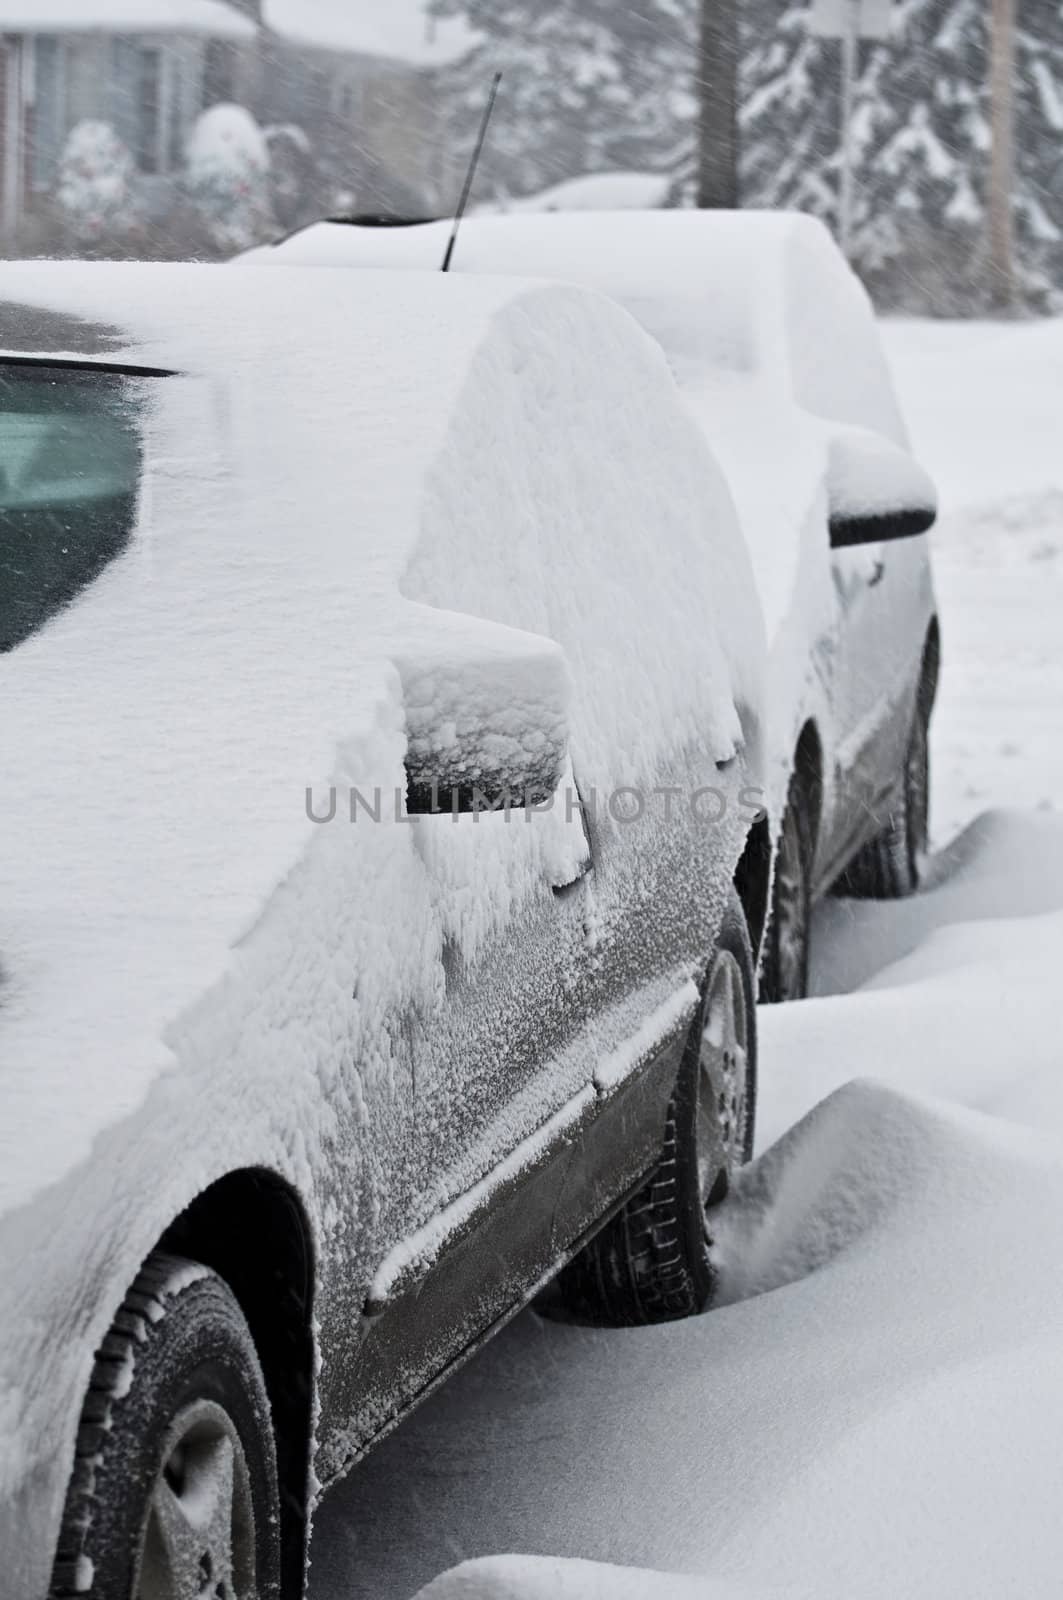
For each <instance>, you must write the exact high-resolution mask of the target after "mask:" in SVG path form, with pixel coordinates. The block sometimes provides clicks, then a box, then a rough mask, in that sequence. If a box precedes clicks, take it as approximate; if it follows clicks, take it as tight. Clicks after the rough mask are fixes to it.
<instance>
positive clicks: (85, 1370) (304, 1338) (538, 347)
mask: <svg viewBox="0 0 1063 1600" xmlns="http://www.w3.org/2000/svg"><path fill="white" fill-rule="evenodd" d="M0 328H2V330H3V331H2V336H0V351H2V353H0V652H2V654H0V731H2V734H3V744H4V749H5V752H6V755H5V777H4V782H3V785H2V786H0V1550H2V1552H3V1562H2V1566H3V1578H2V1583H0V1588H2V1590H3V1594H4V1600H43V1597H44V1596H45V1595H51V1596H60V1595H64V1596H65V1595H72V1594H78V1595H84V1596H89V1597H95V1600H134V1597H144V1596H148V1595H151V1596H156V1595H158V1596H162V1595H166V1596H174V1597H179V1600H188V1597H191V1596H201V1595H210V1596H212V1597H213V1596H216V1595H225V1596H229V1597H232V1596H235V1597H237V1600H252V1597H259V1600H267V1597H274V1600H276V1597H277V1596H283V1597H284V1600H295V1597H298V1596H299V1595H300V1594H301V1593H302V1586H303V1579H304V1558H305V1542H306V1532H307V1526H308V1517H309V1514H310V1509H311V1507H312V1503H313V1501H314V1498H315V1496H316V1495H317V1494H319V1493H320V1491H321V1490H322V1489H323V1487H325V1486H327V1484H328V1483H329V1482H330V1481H332V1480H334V1479H336V1478H337V1477H338V1476H340V1475H341V1474H342V1473H343V1472H344V1471H345V1470H346V1469H347V1468H348V1467H349V1466H350V1465H351V1463H352V1462H354V1461H355V1460H356V1459H357V1458H358V1457H359V1456H360V1455H361V1454H363V1453H364V1452H365V1451H366V1450H367V1449H368V1448H369V1447H370V1446H371V1444H372V1443H373V1442H374V1441H375V1440H376V1439H378V1438H379V1437H380V1436H381V1435H382V1434H384V1433H385V1432H387V1431H388V1430H389V1429H390V1428H391V1427H392V1426H393V1425H394V1424H395V1422H396V1421H397V1420H398V1419H399V1418H400V1417H401V1416H402V1415H403V1414H404V1413H405V1412H406V1411H407V1410H408V1409H409V1408H410V1407H411V1406H412V1405H413V1404H414V1403H415V1402H416V1401H417V1400H418V1399H420V1398H421V1397H422V1396H423V1395H424V1394H425V1393H426V1392H427V1391H428V1390H429V1389H431V1388H432V1386H433V1385H434V1384H435V1383H436V1382H437V1381H438V1380H439V1379H440V1378H441V1377H442V1375H444V1374H445V1373H446V1372H448V1371H449V1370H450V1369H451V1368H452V1367H454V1366H455V1364H456V1363H458V1362H459V1361H460V1360H461V1359H462V1358H463V1357H464V1356H465V1355H467V1354H468V1353H469V1352H470V1351H471V1350H472V1349H473V1348H475V1347H476V1346H477V1344H478V1343H479V1342H481V1341H482V1340H483V1339H484V1338H485V1337H486V1336H487V1335H488V1334H489V1333H490V1332H491V1331H492V1330H493V1329H495V1328H497V1327H498V1326H499V1325H500V1323H501V1322H503V1321H504V1320H505V1319H506V1318H507V1317H508V1316H510V1315H511V1314H512V1313H513V1312H514V1311H515V1310H516V1309H517V1308H518V1307H519V1306H520V1305H522V1304H523V1303H525V1302H526V1301H527V1300H528V1299H529V1298H530V1297H531V1295H532V1294H533V1293H535V1292H536V1290H537V1288H539V1287H540V1286H542V1285H543V1284H544V1283H545V1282H547V1281H548V1280H549V1279H550V1278H551V1277H552V1276H553V1275H554V1274H556V1273H557V1271H558V1270H559V1269H563V1277H562V1280H561V1284H562V1292H563V1293H564V1294H565V1295H566V1297H567V1298H568V1300H569V1302H570V1303H572V1304H574V1305H575V1306H576V1307H577V1309H579V1310H580V1311H581V1312H582V1313H584V1314H588V1315H591V1316H594V1317H596V1318H599V1319H602V1318H604V1319H608V1320H613V1321H646V1320H651V1319H655V1318H669V1317H675V1316H679V1315H682V1314H684V1313H686V1312H690V1311H694V1310H697V1309H698V1308H700V1307H702V1306H703V1305H704V1304H706V1302H707V1301H708V1300H709V1299H710V1298H711V1293H712V1287H713V1276H714V1269H713V1265H712V1260H711V1256H710V1254H709V1252H708V1250H707V1248H706V1229H707V1227H708V1226H711V1207H712V1206H713V1204H714V1203H715V1202H716V1201H718V1200H719V1199H720V1198H721V1196H722V1195H723V1194H724V1193H725V1191H726V1189H727V1187H728V1182H729V1178H730V1175H731V1173H732V1171H733V1170H734V1168H735V1166H736V1165H737V1164H738V1163H741V1162H743V1161H744V1160H746V1159H748V1156H749V1153H750V1149H751V1143H752V1135H753V1116H754V1100H755V1084H756V1077H755V1074H756V1052H755V1011H754V990H755V951H756V949H757V947H758V944H759V942H760V939H761V936H762V931H763V927H764V924H765V921H766V914H767V907H768V899H769V876H770V838H769V836H768V829H767V823H766V820H765V817H764V814H763V810H762V804H761V801H762V792H761V789H760V784H761V781H762V780H761V773H760V768H759V755H758V750H759V745H760V740H761V732H760V722H761V711H760V705H761V696H762V692H763V672H764V659H763V657H764V640H763V629H762V624H761V620H760V613H759V607H758V602H757V598H756V592H755V587H754V583H753V577H752V572H751V570H750V566H749V561H748V555H747V553H746V551H745V547H744V543H743V540H742V537H741V533H740V531H739V528H738V525H737V520H736V517H735V512H734V507H733V504H732V501H731V499H730V496H729V493H728V490H727V487H726V484H725V482H724V479H723V476H722V473H721V472H720V470H719V468H718V467H717V466H716V464H715V462H714V460H713V458H712V456H711V454H710V452H709V451H708V449H707V448H706V445H705V442H704V439H703V438H702V436H701V434H700V432H699V430H698V429H697V427H696V426H695V425H694V424H693V422H692V421H691V420H690V418H689V417H688V416H687V414H686V412H685V410H684V408H683V406H682V403H681V402H680V400H679V398H678V395H677V392H676V388H675V384H674V381H673V379H672V377H671V375H670V373H669V371H668V368H667V364H666V362H665V361H664V358H663V357H662V355H661V352H660V350H659V349H658V348H657V347H656V346H655V345H654V344H653V342H652V341H651V340H650V339H649V338H648V337H647V336H646V335H645V334H644V333H643V332H642V331H641V330H640V329H639V328H638V327H637V326H636V324H635V323H634V322H633V321H632V320H631V318H630V317H629V316H628V315H627V314H626V313H625V312H624V311H623V310H622V309H620V308H619V307H617V306H615V305H613V304H612V303H611V302H609V301H608V300H606V299H605V298H604V297H599V296H594V295H589V294H587V293H585V292H584V291H581V290H578V289H569V288H564V287H549V286H542V285H534V284H532V285H529V284H523V283H520V282H517V281H515V280H513V279H500V280H488V279H470V278H465V279H456V278H455V279H449V280H447V279H439V280H438V281H436V280H430V279H427V278H425V277H423V276H416V275H406V274H396V275H391V274H368V273H367V274H358V275H355V274H352V273H350V272H336V273H325V274H322V273H306V272H300V271H294V272H285V273H256V274H250V273H241V272H238V271H233V270H232V269H230V268H223V267H183V266H182V267H137V266H120V265H97V266H91V265H90V266H86V265H83V264H74V263H44V264H42V263H39V262H34V263H32V264H29V265H22V264H10V263H9V264H5V266H4V267H3V269H2V284H0ZM485 806H489V807H491V808H492V809H488V810H485V809H484V807H485ZM662 1180H664V1181H662Z"/></svg>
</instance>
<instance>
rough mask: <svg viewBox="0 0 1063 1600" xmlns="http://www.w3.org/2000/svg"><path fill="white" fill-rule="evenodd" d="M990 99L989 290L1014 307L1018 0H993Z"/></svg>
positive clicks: (1005, 307) (996, 301)
mask: <svg viewBox="0 0 1063 1600" xmlns="http://www.w3.org/2000/svg"><path fill="white" fill-rule="evenodd" d="M990 29H991V39H990V61H989V99H990V121H991V125H992V141H993V142H992V149H991V152H990V158H989V293H990V298H991V300H992V303H993V305H994V306H995V307H996V308H997V309H998V310H1000V311H1011V310H1013V309H1014V306H1015V298H1016V285H1015V237H1014V234H1015V228H1014V212H1013V193H1014V187H1015V0H992V11H991V18H990Z"/></svg>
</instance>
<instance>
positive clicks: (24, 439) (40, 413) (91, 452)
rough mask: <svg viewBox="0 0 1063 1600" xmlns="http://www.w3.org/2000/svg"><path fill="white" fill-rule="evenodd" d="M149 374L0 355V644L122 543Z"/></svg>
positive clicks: (134, 494) (24, 632)
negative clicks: (1, 357) (4, 358)
mask: <svg viewBox="0 0 1063 1600" xmlns="http://www.w3.org/2000/svg"><path fill="white" fill-rule="evenodd" d="M147 381H148V380H146V379H145V378H141V377H136V376H133V375H131V374H126V373H120V372H112V371H107V370H101V369H98V368H97V369H92V368H78V367H65V366H62V365H59V364H50V363H48V364H46V363H38V362H28V363H24V364H23V363H15V362H0V651H7V650H13V649H15V647H16V646H17V645H20V644H22V643H23V642H24V641H25V640H26V639H28V638H29V637H30V635H31V634H33V633H35V632H36V631H37V629H38V628H40V627H42V626H43V625H44V623H45V622H47V621H48V619H49V618H50V617H52V616H54V615H55V613H56V612H57V611H59V610H61V609H62V608H63V607H64V606H68V605H70V604H71V602H72V601H74V600H75V599H76V598H77V596H78V595H79V594H80V593H81V592H82V590H84V589H85V588H86V587H87V586H88V585H89V584H91V583H92V582H93V581H94V579H96V578H97V577H98V576H99V574H100V573H101V572H102V571H103V569H104V568H105V567H106V566H107V565H108V563H109V562H111V561H113V560H114V559H115V557H116V556H117V555H119V554H120V552H121V551H122V550H123V549H124V547H125V546H126V544H127V543H128V541H129V538H130V535H131V534H132V531H133V527H134V524H135V521H136V515H137V501H138V496H139V490H140V482H141V475H142V467H143V448H142V443H141V428H140V424H141V416H142V412H143V407H144V400H145V387H146V383H147Z"/></svg>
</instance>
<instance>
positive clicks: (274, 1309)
mask: <svg viewBox="0 0 1063 1600" xmlns="http://www.w3.org/2000/svg"><path fill="white" fill-rule="evenodd" d="M159 1248H160V1249H162V1250H169V1251H173V1252H175V1253H177V1254H180V1255H183V1256H185V1257H187V1258H188V1259H189V1260H192V1261H198V1262H201V1263H202V1264H203V1265H204V1266H207V1267H210V1268H211V1269H212V1270H213V1271H214V1272H216V1273H217V1274H218V1275H219V1277H221V1278H223V1279H224V1280H225V1282H226V1283H227V1284H228V1286H229V1288H230V1289H231V1290H232V1292H233V1294H234V1295H235V1297H236V1300H237V1302H238V1304H239V1306H240V1309H241V1310H242V1312H243V1314H244V1316H245V1317H246V1319H247V1323H248V1326H249V1327H250V1330H251V1336H252V1338H253V1339H254V1342H255V1348H256V1350H257V1352H258V1358H259V1361H260V1362H261V1365H262V1371H263V1375H264V1377H265V1380H266V1390H267V1393H268V1395H269V1400H270V1407H271V1410H272V1413H273V1427H274V1433H275V1437H276V1446H277V1468H278V1478H279V1487H280V1500H281V1541H282V1553H281V1560H282V1573H283V1584H284V1591H283V1592H284V1593H285V1594H293V1595H298V1594H301V1593H302V1592H303V1582H304V1573H305V1565H306V1553H307V1534H308V1506H309V1492H310V1470H311V1459H310V1456H311V1443H312V1429H313V1410H314V1400H313V1394H314V1339H313V1326H312V1316H313V1298H314V1277H315V1261H314V1246H313V1237H312V1232H311V1228H310V1224H309V1221H308V1219H307V1216H306V1212H305V1210H304V1207H303V1204H302V1201H301V1199H300V1197H299V1195H298V1194H297V1193H296V1191H295V1190H294V1189H292V1188H291V1187H290V1185H288V1184H287V1183H285V1182H284V1181H283V1180H282V1179H281V1178H279V1177H277V1176H276V1175H275V1174H274V1173H272V1172H269V1171H266V1170H265V1169H260V1168H252V1169H247V1170H242V1171H237V1172H231V1173H228V1174H227V1175H226V1176H225V1177H224V1178H220V1179H219V1180H218V1181H217V1182H216V1183H213V1184H212V1185H211V1186H210V1187H209V1188H208V1189H205V1190H204V1191H203V1193H202V1194H200V1195H198V1196H197V1197H196V1199H195V1200H193V1201H192V1203H191V1205H189V1206H188V1207H187V1209H186V1210H185V1211H183V1212H182V1213H181V1215H180V1216H179V1217H178V1218H177V1220H176V1221H175V1222H174V1223H173V1224H172V1225H171V1226H170V1227H169V1228H168V1229H167V1230H166V1233H165V1234H164V1235H163V1238H162V1239H161V1240H160V1241H159Z"/></svg>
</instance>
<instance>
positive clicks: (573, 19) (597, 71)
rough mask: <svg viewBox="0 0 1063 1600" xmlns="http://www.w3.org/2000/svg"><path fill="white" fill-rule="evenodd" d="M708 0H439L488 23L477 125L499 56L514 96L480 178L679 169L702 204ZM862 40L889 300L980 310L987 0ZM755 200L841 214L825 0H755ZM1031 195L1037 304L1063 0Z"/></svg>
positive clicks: (877, 226)
mask: <svg viewBox="0 0 1063 1600" xmlns="http://www.w3.org/2000/svg"><path fill="white" fill-rule="evenodd" d="M699 3H700V0H639V4H638V5H637V6H635V5H622V4H618V3H616V0H435V6H436V9H437V10H439V11H440V12H441V13H442V12H445V13H447V14H455V13H457V14H462V15H465V16H467V17H468V18H469V20H470V21H471V22H472V23H473V25H474V27H476V28H477V29H478V30H479V31H480V33H481V34H482V37H483V43H482V45H481V46H480V47H479V49H478V50H476V51H474V52H473V54H472V55H471V56H469V57H468V58H466V60H465V61H464V62H462V63H461V64H460V65H459V66H458V67H457V68H455V69H453V70H452V73H451V76H450V78H449V80H448V82H449V87H450V89H451V91H452V105H453V117H454V124H455V127H454V133H455V138H456V140H459V141H461V140H463V141H465V142H470V143H471V139H472V136H473V133H474V131H475V127H476V123H477V118H478V113H479V110H480V108H481V107H482V104H483V97H484V94H485V92H486V87H487V84H488V82H489V78H490V73H491V71H492V70H493V69H494V68H495V67H502V68H503V70H504V71H505V72H506V83H505V89H504V95H503V99H502V101H501V103H500V107H499V113H498V118H497V121H496V123H495V126H494V128H493V130H492V136H491V143H490V145H489V148H488V151H487V155H486V157H485V161H484V168H483V177H482V180H481V181H482V186H483V187H482V191H481V192H487V193H490V192H491V190H492V188H493V189H495V190H498V191H502V192H505V193H511V194H521V193H528V192H533V191H535V190H538V189H542V188H545V187H548V186H549V185H551V184H553V183H555V182H557V181H559V180H560V179H561V178H564V177H570V176H573V175H576V174H578V173H583V172H599V171H608V170H615V169H617V168H630V167H641V168H645V169H649V170H655V171H668V172H672V173H673V174H674V176H675V179H676V190H677V193H678V194H679V195H680V196H681V198H682V200H683V201H684V202H685V203H692V200H693V194H694V183H693V148H694V143H693V124H694V118H695V114H696V105H695V97H694V89H693V78H694V64H695V61H696V49H695V41H696V24H697V14H698V7H699ZM896 6H897V29H896V34H895V37H894V39H893V40H892V41H891V42H890V43H888V44H881V45H866V44H865V45H864V46H862V48H861V52H860V74H859V84H858V90H857V98H856V114H855V128H854V153H855V160H856V215H855V219H854V222H855V228H854V252H855V259H856V264H857V266H858V267H859V269H860V271H861V272H862V274H863V275H864V277H865V278H866V280H867V281H868V283H869V285H870V286H871V288H872V289H873V291H874V293H875V294H876V296H877V298H878V299H879V301H880V303H882V304H883V305H887V306H894V307H906V308H909V309H913V310H921V311H935V310H936V311H940V312H943V313H949V312H963V311H966V310H970V309H980V308H981V307H982V305H983V303H984V296H985V293H986V290H987V281H988V280H987V273H986V270H985V189H986V178H987V173H988V165H989V86H988V45H989V38H988V24H989V11H990V7H989V0H896ZM742 33H743V38H742V51H743V60H742V81H741V105H742V110H741V124H742V157H741V173H742V202H743V204H744V205H747V206H770V207H794V208H797V209H801V210H806V211H811V212H813V213H815V214H816V215H818V216H821V217H823V218H824V220H825V221H827V222H828V223H830V224H832V225H833V224H835V223H836V221H837V195H838V187H839V182H838V180H839V171H838V165H839V162H838V150H839V139H838V133H839V112H840V107H839V99H840V92H839V91H840V84H839V79H840V45H839V44H838V43H837V42H835V41H829V40H821V39H815V38H813V37H812V36H811V34H810V32H809V28H808V0H743V12H742ZM1017 52H1018V55H1017V70H1016V78H1017V82H1016V118H1017V127H1016V159H1017V172H1016V194H1015V211H1016V222H1017V241H1018V248H1019V259H1020V269H1021V271H1022V274H1023V278H1024V281H1025V284H1026V288H1027V296H1028V299H1030V300H1031V301H1032V302H1033V303H1038V302H1043V301H1044V300H1045V298H1046V285H1047V284H1054V285H1055V286H1056V287H1057V288H1059V289H1061V290H1063V3H1061V0H1020V4H1019V34H1018V41H1017Z"/></svg>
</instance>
